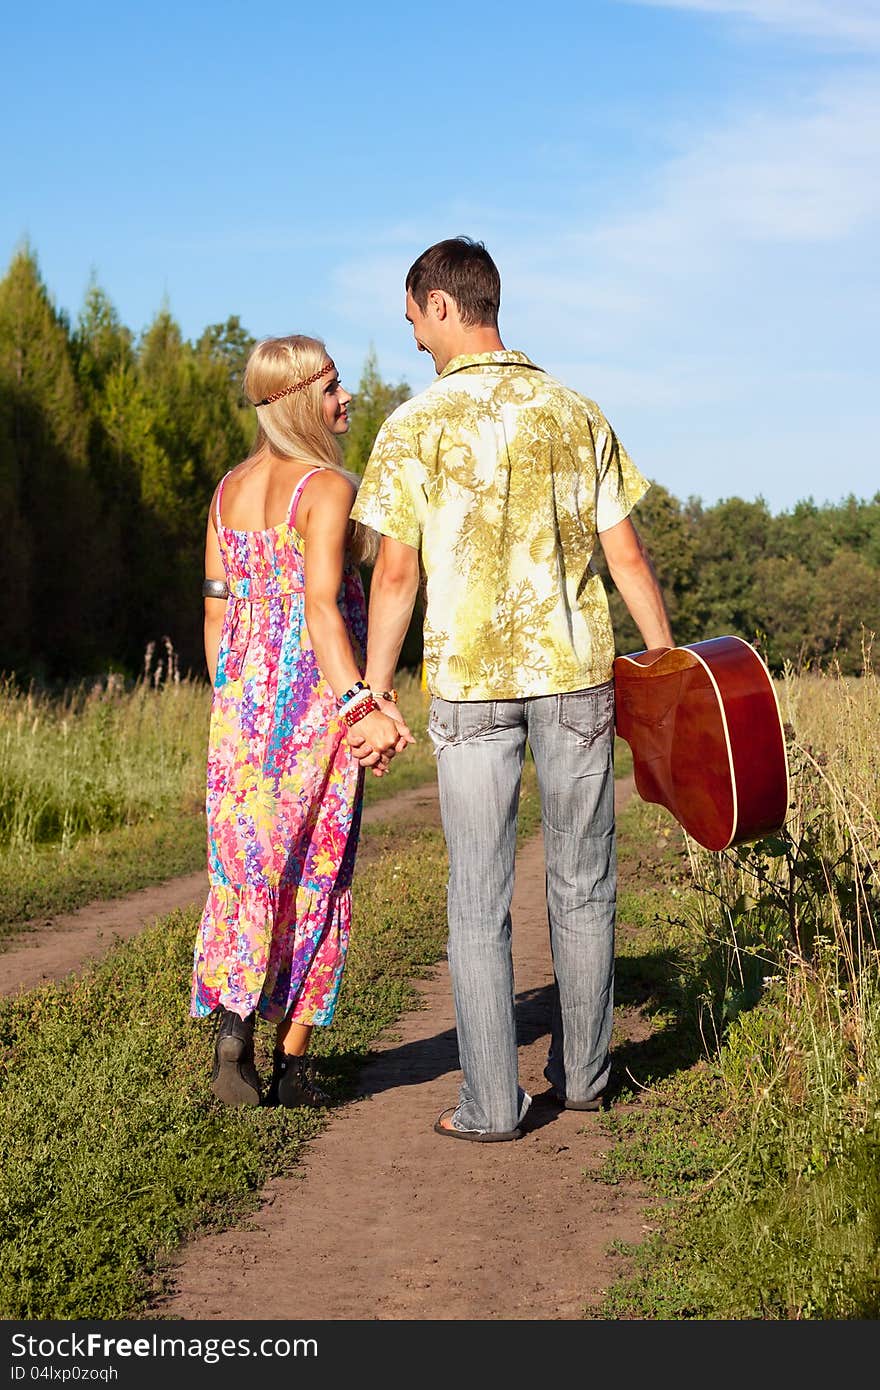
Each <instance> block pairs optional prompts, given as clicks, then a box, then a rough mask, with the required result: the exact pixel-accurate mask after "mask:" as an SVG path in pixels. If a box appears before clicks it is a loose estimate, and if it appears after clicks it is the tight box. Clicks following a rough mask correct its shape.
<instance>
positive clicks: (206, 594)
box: [202, 579, 229, 598]
mask: <svg viewBox="0 0 880 1390" xmlns="http://www.w3.org/2000/svg"><path fill="white" fill-rule="evenodd" d="M202 598H229V590H228V589H227V587H226V580H225V579H206V580H205V582H204V584H203V585H202Z"/></svg>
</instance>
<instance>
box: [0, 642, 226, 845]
mask: <svg viewBox="0 0 880 1390" xmlns="http://www.w3.org/2000/svg"><path fill="white" fill-rule="evenodd" d="M209 711H210V692H209V691H208V689H207V687H206V685H205V683H204V682H203V681H191V680H180V679H179V678H177V679H176V678H174V677H172V678H171V679H168V678H167V677H166V676H165V675H164V673H163V674H162V675H161V676H160V678H159V679H158V680H157V679H156V676H155V670H153V669H151V668H150V667H149V666H148V669H147V670H146V672H145V675H144V677H143V678H142V679H141V680H140V681H138V683H137V684H136V685H135V686H134V687H133V688H130V689H126V688H125V687H124V684H123V682H122V680H121V679H120V678H119V677H118V676H113V675H110V676H108V677H107V678H106V679H104V680H101V681H97V682H95V683H94V684H92V685H91V686H89V687H86V686H77V687H74V688H71V689H70V690H68V691H67V692H66V693H65V694H64V695H63V696H62V697H60V698H54V699H53V698H51V697H49V696H47V695H43V694H40V693H38V692H35V691H34V690H30V691H28V692H24V693H23V692H21V691H19V690H17V689H16V688H15V687H14V686H13V684H12V683H11V682H7V683H6V684H5V685H3V686H2V687H0V847H2V848H6V849H12V850H18V851H21V850H26V849H29V848H31V847H33V846H35V845H41V844H46V843H50V842H57V843H58V844H59V845H60V846H61V847H68V846H70V845H72V844H73V843H74V842H75V841H76V840H78V839H80V838H81V837H83V836H86V835H93V834H96V833H99V832H101V831H105V830H109V829H111V828H113V827H115V826H119V825H132V824H135V823H137V822H138V821H140V820H143V819H146V818H149V817H155V816H160V815H162V814H163V813H166V812H171V811H177V810H179V809H180V808H181V807H183V806H191V805H195V804H196V803H197V802H198V801H199V800H201V799H202V798H203V793H204V778H205V752H206V747H207V730H208V717H209Z"/></svg>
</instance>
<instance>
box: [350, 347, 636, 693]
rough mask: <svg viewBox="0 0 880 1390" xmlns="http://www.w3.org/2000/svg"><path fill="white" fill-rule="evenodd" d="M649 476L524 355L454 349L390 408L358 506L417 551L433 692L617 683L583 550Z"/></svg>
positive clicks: (598, 590)
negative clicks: (430, 377) (423, 385)
mask: <svg viewBox="0 0 880 1390" xmlns="http://www.w3.org/2000/svg"><path fill="white" fill-rule="evenodd" d="M648 486H649V485H648V483H647V482H646V480H645V479H644V478H643V477H642V475H641V473H639V471H638V469H637V468H636V467H635V465H634V464H633V463H632V461H631V459H630V458H629V456H628V455H627V453H626V451H625V450H624V449H623V447H622V446H621V445H620V443H619V442H618V440H617V438H616V436H615V434H614V431H613V430H612V429H611V426H610V425H609V424H608V421H607V420H606V419H605V416H604V415H603V414H602V412H601V410H600V409H599V407H598V406H597V405H596V404H595V403H594V402H593V401H590V400H587V399H586V398H585V397H583V396H580V395H578V394H577V393H576V392H574V391H571V390H569V389H568V387H566V386H564V385H563V384H562V383H561V382H559V381H556V380H554V378H553V377H551V376H549V375H548V374H547V373H546V372H544V371H543V370H542V369H541V368H540V367H536V366H535V364H534V363H533V362H530V361H529V359H528V358H527V357H526V356H525V355H524V354H523V353H521V352H507V351H499V352H481V353H476V354H474V355H472V356H461V357H454V358H453V359H452V361H451V362H449V363H448V365H447V366H446V367H445V368H444V370H443V371H442V372H441V373H440V375H439V376H438V377H437V379H436V380H435V381H433V382H432V383H431V385H430V386H429V387H427V389H426V390H424V391H422V392H420V393H419V395H417V396H414V397H413V398H412V399H411V400H408V401H406V402H404V404H403V405H401V406H398V408H397V409H396V410H395V411H394V412H393V414H391V415H389V417H388V419H387V420H386V421H385V423H384V424H383V426H382V428H381V430H380V431H379V434H378V436H377V439H376V443H375V445H374V447H373V451H372V454H371V455H370V459H369V462H368V464H367V467H366V471H365V472H364V477H363V481H362V482H361V486H360V490H359V492H358V495H357V498H356V500H355V505H354V508H353V511H352V515H353V516H354V517H355V518H356V519H357V520H359V521H362V522H364V523H365V524H366V525H368V526H372V527H373V528H374V529H375V530H376V531H379V532H380V533H381V534H382V535H385V536H390V537H392V538H393V539H394V540H397V541H401V542H402V543H403V544H404V545H411V546H414V547H415V548H417V549H419V550H420V551H421V557H422V565H423V568H424V572H425V577H426V610H425V622H424V654H425V672H426V677H427V684H428V689H429V690H430V691H431V693H432V694H433V695H439V696H441V697H442V698H443V699H446V700H512V699H518V698H523V697H526V696H530V695H549V694H554V693H560V692H564V691H570V690H580V689H582V688H584V687H585V686H589V685H598V684H600V683H601V682H602V681H607V680H610V678H611V664H612V661H613V659H614V639H613V635H612V631H611V620H610V618H609V614H608V601H607V599H606V596H605V589H604V587H603V584H602V580H601V578H600V577H599V575H598V574H596V573H594V571H593V569H592V568H591V565H590V560H591V557H592V554H593V550H594V547H595V545H596V534H597V532H598V531H605V530H608V529H609V528H610V527H611V526H614V525H616V524H617V522H619V521H621V520H622V519H623V518H624V517H625V516H627V515H628V514H629V512H630V511H631V510H632V508H633V506H634V505H635V503H636V502H637V501H638V500H639V498H640V497H642V496H643V495H644V493H645V492H646V491H647V488H648Z"/></svg>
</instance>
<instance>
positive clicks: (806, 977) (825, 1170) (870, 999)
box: [691, 654, 880, 1318]
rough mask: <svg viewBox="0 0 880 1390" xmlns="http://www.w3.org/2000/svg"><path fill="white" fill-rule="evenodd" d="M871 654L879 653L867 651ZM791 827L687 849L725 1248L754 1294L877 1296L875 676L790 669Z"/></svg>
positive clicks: (878, 727)
mask: <svg viewBox="0 0 880 1390" xmlns="http://www.w3.org/2000/svg"><path fill="white" fill-rule="evenodd" d="M868 656H869V654H868ZM779 694H780V703H781V708H782V711H783V717H784V719H785V720H786V723H787V726H788V734H789V759H790V767H791V772H792V801H791V808H790V813H789V816H788V820H787V822H786V825H785V827H784V829H783V830H782V831H781V832H780V833H779V834H778V835H776V836H771V837H768V839H767V840H764V841H761V842H759V843H757V844H755V845H751V846H742V847H740V848H739V849H738V850H736V851H734V852H727V853H725V854H722V855H710V854H708V853H706V852H704V851H701V850H699V849H696V848H693V847H692V848H691V860H692V868H693V872H694V877H695V882H696V884H697V887H698V889H699V890H700V893H699V903H700V906H699V912H698V918H699V922H698V925H699V929H700V933H701V935H702V937H703V940H704V941H705V942H706V943H707V944H708V949H707V951H706V953H705V954H704V955H703V957H702V960H701V961H700V965H699V976H700V992H701V1001H700V1002H701V1005H702V1019H703V1026H704V1030H705V1033H706V1036H707V1041H708V1042H709V1044H710V1050H711V1051H712V1052H713V1053H714V1054H715V1055H716V1057H717V1058H718V1061H719V1066H720V1069H721V1075H722V1078H723V1080H724V1082H725V1084H726V1085H727V1087H728V1088H729V1091H730V1096H731V1108H732V1111H733V1113H735V1114H736V1115H737V1116H738V1119H739V1123H740V1125H741V1135H742V1142H741V1144H740V1146H739V1149H738V1153H737V1157H736V1161H735V1162H733V1163H732V1164H731V1168H730V1171H729V1173H728V1174H727V1175H726V1179H725V1190H726V1191H727V1197H726V1198H725V1201H724V1203H723V1210H724V1215H723V1223H724V1232H725V1235H724V1250H723V1257H724V1259H725V1260H727V1261H728V1267H729V1269H731V1270H735V1271H736V1272H737V1273H736V1279H737V1281H738V1287H739V1289H740V1292H741V1296H742V1298H743V1307H744V1308H746V1309H748V1308H752V1309H753V1310H754V1309H757V1310H759V1311H760V1312H761V1313H762V1314H764V1315H769V1316H787V1317H819V1318H853V1317H865V1316H877V1314H878V1312H880V1165H878V1158H880V968H878V967H880V956H878V925H880V923H878V917H880V868H878V866H880V740H878V732H880V682H878V678H877V673H876V671H875V669H874V667H873V665H872V663H871V661H870V659H868V660H866V665H865V674H864V676H863V677H862V678H860V679H858V680H855V679H845V678H843V677H841V676H840V675H839V674H837V673H834V672H830V673H826V674H822V675H814V674H806V675H800V676H795V675H794V674H793V673H787V674H786V676H785V678H784V680H783V681H782V682H781V683H780V688H779Z"/></svg>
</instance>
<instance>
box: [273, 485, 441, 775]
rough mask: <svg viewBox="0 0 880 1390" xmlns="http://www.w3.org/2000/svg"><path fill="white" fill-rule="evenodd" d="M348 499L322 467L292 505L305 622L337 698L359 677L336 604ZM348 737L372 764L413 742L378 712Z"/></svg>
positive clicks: (366, 762)
mask: <svg viewBox="0 0 880 1390" xmlns="http://www.w3.org/2000/svg"><path fill="white" fill-rule="evenodd" d="M353 500H354V492H353V489H352V486H351V483H349V482H348V480H347V479H346V478H344V477H343V476H342V475H341V474H339V473H334V472H332V471H331V470H330V469H327V470H325V471H324V472H323V473H322V474H321V475H320V476H318V477H315V478H313V479H312V480H311V482H310V483H309V486H308V488H307V489H306V490H305V492H304V493H303V496H302V500H301V501H300V504H299V507H298V510H297V528H298V530H299V531H300V534H301V535H302V536H303V539H304V541H305V581H306V595H305V610H306V626H307V627H308V629H309V637H310V638H311V641H312V646H313V647H314V650H315V657H316V659H317V662H318V665H319V667H320V668H321V672H322V674H323V675H324V677H325V679H326V680H327V681H328V683H329V684H330V685H331V686H332V688H333V691H334V693H335V694H336V696H337V698H338V697H339V696H341V695H343V694H344V693H345V692H346V691H347V690H350V689H351V687H352V686H353V685H354V684H355V682H356V681H358V680H360V679H361V672H360V670H359V669H358V666H357V663H356V662H355V659H354V652H353V651H352V647H351V642H350V640H349V636H348V631H347V629H346V626H345V623H344V621H343V618H342V614H341V613H340V611H339V605H338V603H337V599H338V596H339V590H340V587H341V585H342V569H343V564H344V558H345V542H346V537H347V534H348V523H349V513H350V511H351V504H352V502H353ZM348 740H349V743H350V744H351V745H352V747H354V748H357V749H358V750H359V751H358V759H359V761H361V762H363V763H364V765H365V766H368V767H373V768H376V766H377V764H378V763H379V762H380V761H381V760H382V759H383V758H384V759H387V758H388V757H393V755H394V754H395V753H396V752H400V751H402V749H403V748H404V747H405V746H406V744H407V743H412V742H413V738H412V734H411V733H410V732H409V729H408V728H407V727H406V725H405V724H403V723H402V722H397V721H395V720H394V719H391V718H389V717H388V715H385V714H382V713H381V712H380V711H374V712H373V713H372V714H367V715H365V716H364V718H363V719H359V720H358V721H357V723H356V724H355V725H354V726H353V728H352V729H350V730H349V731H348ZM364 743H366V744H368V745H369V747H370V748H372V750H373V753H372V754H370V755H367V756H366V760H365V757H364V756H363V755H362V753H361V752H360V749H361V748H362V746H363V745H364Z"/></svg>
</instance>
